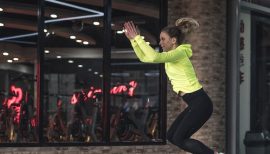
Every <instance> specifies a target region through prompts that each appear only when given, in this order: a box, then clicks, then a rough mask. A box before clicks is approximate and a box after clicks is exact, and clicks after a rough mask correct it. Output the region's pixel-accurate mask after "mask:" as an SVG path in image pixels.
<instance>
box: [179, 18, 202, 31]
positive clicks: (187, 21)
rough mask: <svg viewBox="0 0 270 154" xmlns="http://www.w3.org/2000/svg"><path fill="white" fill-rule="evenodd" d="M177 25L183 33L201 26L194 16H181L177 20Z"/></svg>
mask: <svg viewBox="0 0 270 154" xmlns="http://www.w3.org/2000/svg"><path fill="white" fill-rule="evenodd" d="M175 26H176V27H178V28H179V29H180V30H181V31H182V33H185V34H187V33H190V32H193V31H194V30H196V29H198V28H199V26H200V25H199V23H198V22H197V21H196V20H195V19H193V18H188V17H185V18H180V19H178V20H176V21H175Z"/></svg>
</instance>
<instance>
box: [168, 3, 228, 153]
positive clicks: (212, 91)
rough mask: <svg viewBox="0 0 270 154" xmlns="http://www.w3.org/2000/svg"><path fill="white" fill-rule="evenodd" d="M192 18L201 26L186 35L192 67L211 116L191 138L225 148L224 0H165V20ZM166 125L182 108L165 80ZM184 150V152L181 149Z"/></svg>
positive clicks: (169, 21) (211, 145) (170, 22)
mask: <svg viewBox="0 0 270 154" xmlns="http://www.w3.org/2000/svg"><path fill="white" fill-rule="evenodd" d="M181 17H193V18H195V19H196V20H197V21H198V22H199V23H200V28H199V29H198V30H197V31H196V32H195V33H193V34H191V35H190V36H189V38H188V42H190V43H191V44H192V46H193V52H194V53H193V58H192V62H193V64H194V67H195V70H196V72H197V76H198V78H199V79H200V80H201V83H202V84H203V87H204V89H205V90H206V91H207V93H208V94H209V96H210V97H211V99H212V101H213V103H214V113H213V115H212V117H211V119H210V120H209V121H208V122H207V123H206V124H205V125H204V126H203V128H202V129H200V130H199V131H198V132H197V133H196V134H195V135H194V136H193V137H194V138H197V139H199V140H201V141H202V142H204V143H205V144H207V145H209V146H210V147H215V148H218V149H219V150H224V148H225V76H226V74H225V70H226V63H225V62H226V0H218V1H216V0H168V23H169V24H174V22H175V20H176V19H178V18H181ZM168 89H169V90H168V91H169V93H168V126H169V125H170V124H171V122H172V121H173V120H174V119H175V117H176V116H177V115H178V114H179V111H180V110H183V108H185V105H184V103H183V102H182V103H181V105H179V104H180V101H181V100H180V99H179V98H177V96H176V94H175V93H174V92H172V90H171V86H170V83H168ZM183 153H185V152H183Z"/></svg>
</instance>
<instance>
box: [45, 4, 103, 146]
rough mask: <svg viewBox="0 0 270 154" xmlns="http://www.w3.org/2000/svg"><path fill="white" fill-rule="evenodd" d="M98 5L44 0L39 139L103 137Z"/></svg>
mask: <svg viewBox="0 0 270 154" xmlns="http://www.w3.org/2000/svg"><path fill="white" fill-rule="evenodd" d="M103 18H104V14H103V7H102V6H99V5H98V4H95V3H93V2H91V1H85V2H83V1H81V3H75V2H68V1H46V3H45V29H44V33H45V49H44V52H45V53H44V55H45V56H44V73H45V74H44V81H43V82H44V98H43V101H44V104H45V105H44V107H45V109H43V111H44V115H45V116H44V120H43V123H44V132H45V133H44V134H43V136H44V140H45V142H48V143H57V142H69V143H78V142H79V143H93V142H101V141H103V137H102V132H103V123H102V121H103V120H102V119H103V117H102V106H103V102H102V100H103V99H102V87H103V86H102V78H103V72H102V70H103V69H102V65H103V63H102V61H103V60H102V59H103V25H102V24H103Z"/></svg>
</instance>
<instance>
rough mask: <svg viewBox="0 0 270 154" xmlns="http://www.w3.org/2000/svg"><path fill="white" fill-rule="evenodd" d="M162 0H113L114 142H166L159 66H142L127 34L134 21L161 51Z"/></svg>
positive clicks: (112, 128) (112, 116)
mask: <svg viewBox="0 0 270 154" xmlns="http://www.w3.org/2000/svg"><path fill="white" fill-rule="evenodd" d="M159 4H160V1H159V0H147V1H136V0H130V1H121V0H112V9H113V11H112V24H111V28H112V47H111V57H112V61H111V68H112V71H111V101H110V117H111V119H110V141H111V142H159V141H162V139H161V136H162V133H164V132H161V127H162V124H164V121H163V120H162V118H161V110H160V103H161V96H160V95H159V94H160V67H159V64H151V65H150V64H146V63H141V62H140V61H139V60H138V58H137V57H136V55H135V54H134V51H133V49H132V47H131V45H130V42H129V40H128V39H127V38H126V37H125V35H124V33H123V24H124V22H125V21H133V22H134V23H135V24H136V25H137V26H138V27H139V29H140V34H141V35H142V36H143V37H144V38H145V40H146V41H147V42H149V44H150V45H151V46H152V47H153V48H156V49H157V50H158V38H159V29H160V25H159V23H160V19H159Z"/></svg>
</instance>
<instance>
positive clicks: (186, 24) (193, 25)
mask: <svg viewBox="0 0 270 154" xmlns="http://www.w3.org/2000/svg"><path fill="white" fill-rule="evenodd" d="M199 26H200V25H199V23H198V22H197V21H196V20H195V19H193V18H188V17H186V18H180V19H177V20H176V21H175V26H167V27H165V28H163V29H162V30H161V31H162V32H166V33H167V34H168V35H169V36H170V37H175V38H176V40H177V44H178V45H179V44H181V43H183V42H184V39H185V36H186V34H189V33H191V32H193V31H194V30H196V29H198V28H199Z"/></svg>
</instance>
